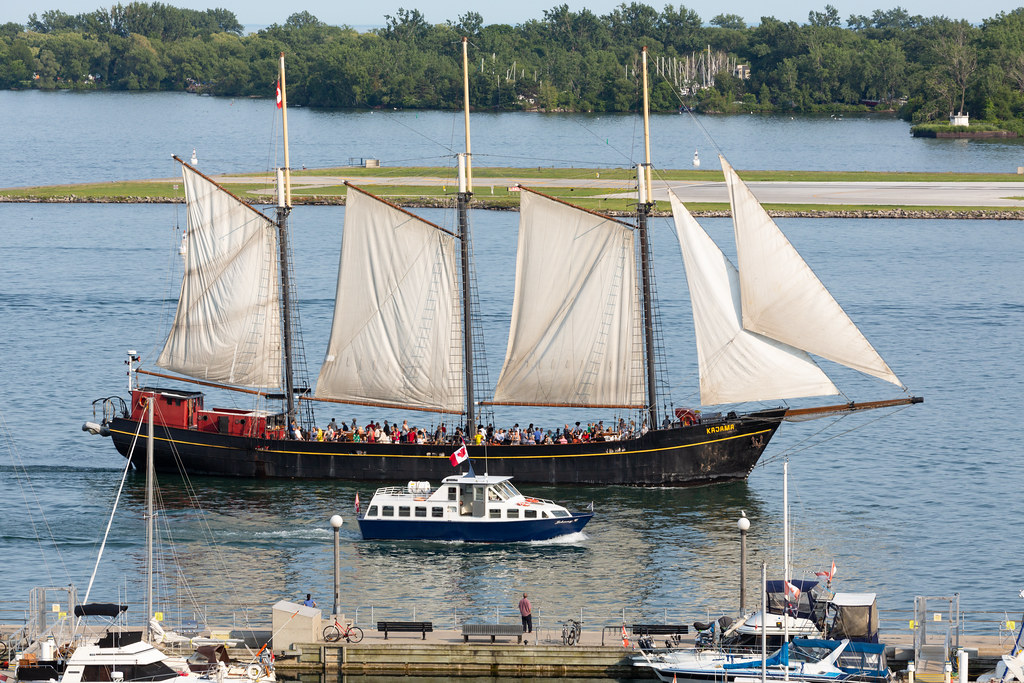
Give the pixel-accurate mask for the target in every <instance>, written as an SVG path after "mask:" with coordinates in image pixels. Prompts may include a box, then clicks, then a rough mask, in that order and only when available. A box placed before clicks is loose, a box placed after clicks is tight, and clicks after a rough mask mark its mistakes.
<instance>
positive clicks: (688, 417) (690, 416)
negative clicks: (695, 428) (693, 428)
mask: <svg viewBox="0 0 1024 683" xmlns="http://www.w3.org/2000/svg"><path fill="white" fill-rule="evenodd" d="M676 417H678V418H679V421H680V422H681V423H682V424H683V426H684V427H689V426H690V425H695V424H697V414H696V413H695V412H693V411H692V410H690V409H689V408H677V409H676Z"/></svg>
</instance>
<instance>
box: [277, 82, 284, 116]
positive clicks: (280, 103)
mask: <svg viewBox="0 0 1024 683" xmlns="http://www.w3.org/2000/svg"><path fill="white" fill-rule="evenodd" d="M283 107H284V102H283V101H282V100H281V80H280V79H278V81H277V108H278V109H281V108H283Z"/></svg>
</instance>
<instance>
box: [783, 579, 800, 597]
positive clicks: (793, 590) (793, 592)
mask: <svg viewBox="0 0 1024 683" xmlns="http://www.w3.org/2000/svg"><path fill="white" fill-rule="evenodd" d="M799 598H800V589H799V588H797V587H796V586H794V585H793V584H791V583H790V582H789V581H787V582H786V599H787V600H792V601H794V602H796V601H797V600H798V599H799Z"/></svg>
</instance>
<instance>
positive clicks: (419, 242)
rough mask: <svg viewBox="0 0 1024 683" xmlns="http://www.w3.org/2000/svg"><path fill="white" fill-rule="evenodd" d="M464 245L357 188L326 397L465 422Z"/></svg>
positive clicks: (348, 205) (325, 374)
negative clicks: (459, 255) (460, 256)
mask: <svg viewBox="0 0 1024 683" xmlns="http://www.w3.org/2000/svg"><path fill="white" fill-rule="evenodd" d="M458 296H459V290H458V281H457V262H456V253H455V236H454V235H452V234H451V233H449V232H447V231H445V230H442V229H441V228H439V227H437V226H436V225H433V224H432V223H429V222H427V221H424V220H421V219H419V218H417V217H415V216H414V215H412V214H411V213H408V212H406V211H403V210H402V209H399V208H398V207H395V206H392V205H390V204H388V203H387V202H384V201H382V200H380V199H377V198H376V197H373V196H372V195H368V194H366V193H365V192H363V191H361V190H358V189H356V188H351V187H350V188H349V191H348V197H347V199H346V202H345V229H344V233H343V235H342V246H341V263H340V266H339V269H338V292H337V297H336V299H335V308H334V322H333V324H332V326H331V338H330V342H329V344H328V348H327V355H326V358H325V360H324V363H323V366H322V367H321V369H320V376H319V378H318V379H317V383H316V397H317V398H324V399H334V400H338V401H342V402H351V403H369V404H384V405H396V406H406V407H409V408H418V409H423V410H440V411H444V412H452V413H461V412H462V410H463V409H464V405H463V404H464V402H465V392H464V389H463V380H462V356H461V346H460V345H459V342H460V340H461V337H462V317H461V313H460V309H459V305H458V303H459V298H458Z"/></svg>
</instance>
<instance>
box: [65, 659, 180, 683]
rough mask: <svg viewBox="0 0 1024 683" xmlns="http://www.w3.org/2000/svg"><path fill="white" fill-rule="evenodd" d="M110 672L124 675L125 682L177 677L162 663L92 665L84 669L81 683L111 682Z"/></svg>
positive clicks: (176, 674) (176, 673) (174, 672)
mask: <svg viewBox="0 0 1024 683" xmlns="http://www.w3.org/2000/svg"><path fill="white" fill-rule="evenodd" d="M111 671H119V672H121V673H122V674H124V680H125V681H165V680H171V679H175V678H177V677H178V672H176V671H174V670H173V669H171V667H169V666H167V665H166V664H164V663H163V662H153V663H152V664H118V665H117V666H116V667H115V666H114V665H111V664H93V665H89V666H86V667H84V669H83V671H82V683H107V681H110V680H111V676H110V673H111Z"/></svg>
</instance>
